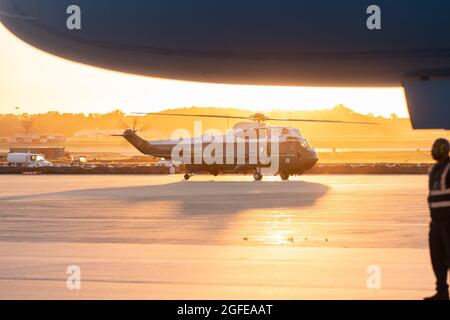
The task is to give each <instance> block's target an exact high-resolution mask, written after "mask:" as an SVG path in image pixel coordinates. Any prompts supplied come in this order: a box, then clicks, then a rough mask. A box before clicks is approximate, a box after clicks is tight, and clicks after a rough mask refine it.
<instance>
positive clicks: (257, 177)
mask: <svg viewBox="0 0 450 320" xmlns="http://www.w3.org/2000/svg"><path fill="white" fill-rule="evenodd" d="M262 178H263V175H262V174H261V173H259V172H255V173H254V174H253V179H255V181H261V180H262Z"/></svg>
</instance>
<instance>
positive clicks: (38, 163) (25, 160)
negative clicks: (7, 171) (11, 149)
mask: <svg viewBox="0 0 450 320" xmlns="http://www.w3.org/2000/svg"><path fill="white" fill-rule="evenodd" d="M6 161H7V162H8V165H9V166H22V167H29V168H40V167H51V166H52V164H51V163H50V162H48V161H47V160H45V157H44V155H43V154H35V153H8V155H7V156H6Z"/></svg>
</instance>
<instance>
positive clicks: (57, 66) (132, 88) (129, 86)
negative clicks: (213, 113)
mask: <svg viewBox="0 0 450 320" xmlns="http://www.w3.org/2000/svg"><path fill="white" fill-rule="evenodd" d="M340 103H342V104H345V105H346V106H347V107H349V108H352V109H353V110H355V111H356V112H360V113H364V114H367V113H373V114H375V115H383V116H389V115H390V114H392V113H396V114H397V115H399V116H402V117H407V116H408V111H407V108H406V102H405V97H404V92H403V89H402V88H367V89H361V88H358V89H354V88H306V87H267V86H266V87H264V86H242V85H221V84H204V83H194V82H183V81H173V80H162V79H155V78H145V77H140V76H133V75H127V74H122V73H117V72H112V71H107V70H102V69H98V68H94V67H89V66H84V65H80V64H77V63H73V62H70V61H66V60H64V59H61V58H58V57H54V56H51V55H49V54H47V53H44V52H42V51H39V50H37V49H34V48H33V47H31V46H29V45H27V44H25V43H24V42H22V41H21V40H19V39H17V38H16V37H15V36H13V35H12V34H11V33H9V31H7V30H6V29H5V28H4V27H3V26H2V25H1V24H0V113H14V112H15V108H16V107H19V108H20V110H21V112H28V113H43V112H48V111H60V112H71V113H78V112H83V113H90V112H98V113H106V112H109V111H111V110H113V109H117V108H120V109H122V110H123V111H124V112H134V111H136V112H139V111H142V112H144V111H145V112H153V111H160V110H163V109H168V108H178V107H190V106H194V105H195V106H200V107H208V106H214V107H236V108H244V109H250V110H255V111H270V110H272V109H281V110H311V109H326V108H332V107H333V106H335V105H337V104H340Z"/></svg>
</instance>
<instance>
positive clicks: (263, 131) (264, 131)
mask: <svg viewBox="0 0 450 320" xmlns="http://www.w3.org/2000/svg"><path fill="white" fill-rule="evenodd" d="M258 134H259V138H261V139H265V138H267V137H268V130H267V129H266V128H262V129H259V130H258Z"/></svg>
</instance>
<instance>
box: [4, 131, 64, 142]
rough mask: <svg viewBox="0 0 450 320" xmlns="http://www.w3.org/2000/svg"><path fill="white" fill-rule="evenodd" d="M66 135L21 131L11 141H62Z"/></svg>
mask: <svg viewBox="0 0 450 320" xmlns="http://www.w3.org/2000/svg"><path fill="white" fill-rule="evenodd" d="M65 140H66V137H65V136H64V135H62V134H36V133H28V134H26V133H19V134H16V135H15V136H14V137H12V138H11V139H10V141H9V142H11V143H35V144H38V143H62V142H64V141H65Z"/></svg>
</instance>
